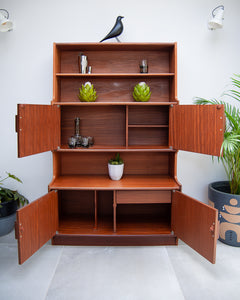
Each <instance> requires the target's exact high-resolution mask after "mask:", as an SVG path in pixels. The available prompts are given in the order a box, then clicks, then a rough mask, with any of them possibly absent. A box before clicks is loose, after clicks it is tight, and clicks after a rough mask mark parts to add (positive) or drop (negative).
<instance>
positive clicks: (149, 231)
mask: <svg viewBox="0 0 240 300" xmlns="http://www.w3.org/2000/svg"><path fill="white" fill-rule="evenodd" d="M53 47H54V50H53V100H52V103H51V105H29V104H19V105H18V115H17V117H16V121H17V122H16V124H17V132H18V156H19V157H23V156H27V155H32V154H35V153H39V152H43V151H49V150H51V151H52V154H53V179H52V182H51V183H50V184H49V193H48V194H47V195H45V196H43V197H42V198H40V199H38V200H36V201H34V202H32V203H30V204H29V205H28V206H26V207H24V208H21V209H19V210H18V212H17V222H16V236H17V238H18V245H19V263H20V264H21V263H23V262H24V261H25V260H26V259H28V258H29V257H30V256H31V255H32V254H33V253H34V252H35V251H37V250H38V249H39V248H40V247H41V246H42V245H43V244H45V243H46V242H47V241H48V240H49V239H51V238H52V244H54V245H173V244H174V245H175V244H177V242H178V238H180V239H182V240H183V241H185V242H186V243H187V244H189V245H190V246H191V247H192V248H193V249H195V250H196V251H198V252H199V253H200V254H202V255H203V256H204V257H205V258H207V259H208V260H210V261H211V262H213V263H214V262H215V252H216V240H217V211H216V210H215V209H214V208H211V207H209V206H208V205H206V204H203V203H201V202H199V201H197V200H195V199H192V198H190V197H188V196H186V195H184V194H182V193H181V185H180V183H179V182H178V180H177V151H178V150H179V149H181V150H187V151H193V152H199V153H205V154H209V155H219V153H220V147H221V143H222V139H223V131H224V108H223V107H222V106H214V105H213V106H197V105H179V102H178V100H177V45H176V43H167V44H166V43H164V44H163V43H102V44H100V43H78V44H65V43H56V44H54V46H53ZM80 52H81V53H84V54H85V55H87V57H88V62H89V64H90V65H91V66H92V73H91V74H81V73H79V70H78V54H79V53H80ZM142 59H146V60H147V61H148V73H147V74H142V73H139V62H140V61H141V60H142ZM87 81H90V82H91V83H93V84H94V87H95V88H96V91H97V95H98V98H97V100H96V102H94V103H83V102H80V101H79V99H78V96H77V95H78V92H79V88H80V87H81V85H82V84H84V83H85V82H87ZM141 81H145V82H146V83H147V84H148V85H149V86H150V88H151V91H152V95H151V98H150V100H149V102H145V103H140V102H135V101H134V99H133V97H132V92H133V87H134V86H135V85H136V84H137V83H139V82H141ZM76 117H79V118H80V120H81V124H80V128H81V134H82V135H87V136H93V137H94V141H95V143H94V146H93V147H90V148H88V149H86V148H77V149H70V148H69V147H68V146H67V141H68V138H69V137H70V136H71V135H73V134H74V119H75V118H76ZM117 152H119V153H120V155H121V157H122V158H123V160H124V163H125V169H124V176H123V178H122V179H121V180H120V181H112V180H111V179H110V178H109V177H108V170H107V162H108V160H109V159H110V158H111V157H112V156H114V155H115V154H116V153H117Z"/></svg>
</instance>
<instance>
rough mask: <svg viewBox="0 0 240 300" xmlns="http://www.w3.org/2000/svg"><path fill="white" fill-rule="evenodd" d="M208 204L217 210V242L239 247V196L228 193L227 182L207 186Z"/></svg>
mask: <svg viewBox="0 0 240 300" xmlns="http://www.w3.org/2000/svg"><path fill="white" fill-rule="evenodd" d="M208 198H209V203H210V205H212V206H213V207H215V208H216V209H217V210H218V220H219V223H220V226H219V240H220V241H222V242H223V243H225V244H228V245H231V246H235V247H240V195H235V194H231V193H230V187H229V182H228V181H218V182H213V183H211V184H209V186H208Z"/></svg>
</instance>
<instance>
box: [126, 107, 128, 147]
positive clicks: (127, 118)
mask: <svg viewBox="0 0 240 300" xmlns="http://www.w3.org/2000/svg"><path fill="white" fill-rule="evenodd" d="M126 148H128V105H126Z"/></svg>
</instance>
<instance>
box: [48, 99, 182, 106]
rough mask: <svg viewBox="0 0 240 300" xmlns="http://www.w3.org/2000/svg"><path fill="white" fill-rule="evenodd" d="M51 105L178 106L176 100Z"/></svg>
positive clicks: (57, 103) (56, 102)
mask: <svg viewBox="0 0 240 300" xmlns="http://www.w3.org/2000/svg"><path fill="white" fill-rule="evenodd" d="M52 104H53V105H60V106H91V105H92V106H95V105H96V106H105V105H106V106H109V105H110V106H111V105H118V106H119V105H124V106H128V105H142V106H145V105H146V106H149V105H150V106H151V105H155V106H161V105H163V106H170V105H176V104H178V100H176V101H171V102H167V101H166V102H163V101H159V102H157V101H152V102H151V101H149V102H135V101H131V102H130V101H129V102H119V101H116V102H114V101H112V102H111V101H105V102H98V101H95V102H80V101H79V102H76V101H75V102H71V101H69V102H58V101H54V100H53V101H52Z"/></svg>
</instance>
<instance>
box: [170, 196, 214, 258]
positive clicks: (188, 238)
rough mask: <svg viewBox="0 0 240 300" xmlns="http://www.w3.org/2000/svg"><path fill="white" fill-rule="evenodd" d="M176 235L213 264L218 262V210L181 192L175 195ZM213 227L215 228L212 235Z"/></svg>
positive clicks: (173, 221)
mask: <svg viewBox="0 0 240 300" xmlns="http://www.w3.org/2000/svg"><path fill="white" fill-rule="evenodd" d="M172 226H173V230H174V233H175V234H176V236H177V237H178V238H180V239H181V240H183V241H184V242H185V243H186V244H188V245H189V246H190V247H191V248H193V249H194V250H196V251H197V252H198V253H199V254H201V255H202V256H203V257H205V258H206V259H208V260H209V261H210V262H211V263H215V260H216V243H217V238H218V234H217V210H216V209H215V208H212V207H210V206H208V205H206V204H204V203H202V202H199V201H197V200H195V199H193V198H191V197H189V196H186V195H184V194H183V193H181V192H178V191H176V192H175V193H173V198H172ZM211 226H215V231H214V233H213V234H212V232H211Z"/></svg>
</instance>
